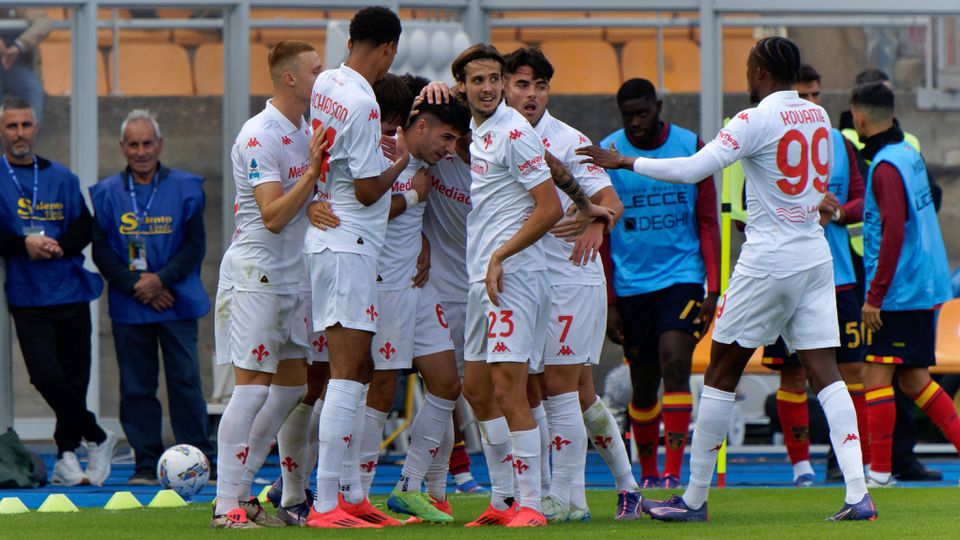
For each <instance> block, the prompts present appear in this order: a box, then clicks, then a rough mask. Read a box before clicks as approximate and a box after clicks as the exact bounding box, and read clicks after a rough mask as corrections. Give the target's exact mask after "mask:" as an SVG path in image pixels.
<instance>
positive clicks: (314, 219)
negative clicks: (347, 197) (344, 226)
mask: <svg viewBox="0 0 960 540" xmlns="http://www.w3.org/2000/svg"><path fill="white" fill-rule="evenodd" d="M307 219H309V220H310V224H311V225H313V226H314V227H316V228H318V229H320V230H321V231H325V230H327V229H334V228H336V227H339V226H340V218H338V217H337V215H336V214H334V213H333V208H331V207H330V204H329V203H327V202H324V201H313V202H311V203H310V204H308V205H307Z"/></svg>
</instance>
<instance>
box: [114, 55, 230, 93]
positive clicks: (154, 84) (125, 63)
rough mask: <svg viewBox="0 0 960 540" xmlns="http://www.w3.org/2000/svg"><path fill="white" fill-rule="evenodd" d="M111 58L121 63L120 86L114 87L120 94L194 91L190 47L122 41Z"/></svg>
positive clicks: (119, 65)
mask: <svg viewBox="0 0 960 540" xmlns="http://www.w3.org/2000/svg"><path fill="white" fill-rule="evenodd" d="M110 59H111V62H114V61H118V62H119V64H118V67H119V70H118V71H119V80H118V86H119V88H116V89H114V91H116V92H118V93H119V94H122V95H134V96H189V95H193V93H194V90H193V74H192V71H191V69H190V58H189V57H188V55H187V50H186V49H184V48H183V47H180V46H179V45H174V44H172V43H153V44H147V43H132V44H123V45H122V46H121V47H120V49H119V52H118V53H117V54H113V55H111V58H110ZM221 64H222V57H221ZM110 65H111V66H112V63H111V64H110Z"/></svg>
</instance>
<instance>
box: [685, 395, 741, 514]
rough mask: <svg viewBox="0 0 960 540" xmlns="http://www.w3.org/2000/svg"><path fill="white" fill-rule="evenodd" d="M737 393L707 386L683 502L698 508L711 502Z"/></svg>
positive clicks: (691, 450) (698, 412)
mask: <svg viewBox="0 0 960 540" xmlns="http://www.w3.org/2000/svg"><path fill="white" fill-rule="evenodd" d="M736 397H737V395H736V394H735V393H734V392H724V391H723V390H718V389H716V388H713V387H712V386H704V387H703V393H702V394H700V406H699V408H698V409H697V425H696V427H695V428H694V430H693V440H692V441H691V442H690V483H689V484H688V485H687V490H686V491H685V492H684V493H683V502H685V503H686V505H687V506H689V507H690V508H692V509H694V510H696V509H698V508H700V507H701V506H703V504H704V503H705V502H707V494H708V493H709V492H710V481H711V480H712V479H713V467H714V466H715V465H716V464H717V453H718V452H719V450H720V445H721V444H723V439H725V438H726V436H727V433H728V432H729V431H730V421H731V419H732V418H733V406H734V405H735V402H736Z"/></svg>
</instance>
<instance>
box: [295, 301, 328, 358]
mask: <svg viewBox="0 0 960 540" xmlns="http://www.w3.org/2000/svg"><path fill="white" fill-rule="evenodd" d="M300 294H301V295H302V296H303V313H304V317H303V323H304V325H305V326H306V328H307V342H308V343H310V347H309V354H308V355H307V364H313V363H314V362H319V363H323V364H326V363H328V362H330V351H329V344H328V343H327V334H326V332H323V331H320V332H314V330H313V321H312V320H311V319H312V318H313V317H312V316H311V314H312V313H313V298H312V295H311V294H310V293H309V292H301V293H300Z"/></svg>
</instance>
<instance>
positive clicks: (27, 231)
mask: <svg viewBox="0 0 960 540" xmlns="http://www.w3.org/2000/svg"><path fill="white" fill-rule="evenodd" d="M23 234H24V235H25V236H36V235H40V236H43V235H45V234H46V233H45V232H44V230H43V227H37V226H30V227H24V228H23Z"/></svg>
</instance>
